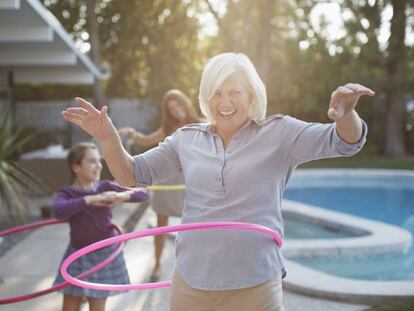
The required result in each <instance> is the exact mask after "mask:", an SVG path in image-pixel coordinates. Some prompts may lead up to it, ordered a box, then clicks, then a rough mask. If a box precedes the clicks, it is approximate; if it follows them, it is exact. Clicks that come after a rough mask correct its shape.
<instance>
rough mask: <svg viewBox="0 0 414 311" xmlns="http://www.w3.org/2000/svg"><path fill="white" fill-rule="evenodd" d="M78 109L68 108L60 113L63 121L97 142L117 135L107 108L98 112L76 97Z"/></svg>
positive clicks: (89, 104)
mask: <svg viewBox="0 0 414 311" xmlns="http://www.w3.org/2000/svg"><path fill="white" fill-rule="evenodd" d="M75 101H76V103H77V104H78V105H79V106H80V107H69V108H67V109H66V110H65V111H63V112H62V115H63V117H64V118H65V120H67V121H69V122H72V123H74V124H76V125H78V126H80V127H81V128H82V129H83V130H84V131H85V132H87V133H88V134H89V135H91V136H92V137H94V138H96V139H98V140H101V141H102V140H106V139H108V138H110V137H113V136H114V135H117V132H116V129H115V127H114V125H113V124H112V121H111V119H110V118H109V116H108V107H107V106H104V107H102V109H101V110H100V111H99V110H98V109H96V108H95V107H94V106H93V105H92V104H91V103H89V102H87V101H86V100H84V99H82V98H80V97H76V98H75Z"/></svg>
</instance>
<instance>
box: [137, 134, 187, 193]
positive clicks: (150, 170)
mask: <svg viewBox="0 0 414 311" xmlns="http://www.w3.org/2000/svg"><path fill="white" fill-rule="evenodd" d="M179 134H180V131H179V130H178V131H177V132H175V133H174V134H173V135H172V136H169V137H167V138H166V139H165V140H164V141H163V142H162V143H160V144H159V145H158V147H155V148H153V149H151V150H148V151H147V152H145V153H143V154H140V155H137V156H135V157H134V163H135V181H136V187H146V186H150V185H152V184H157V183H159V182H161V181H163V180H165V179H168V178H170V177H173V176H176V175H178V174H180V173H181V171H182V169H181V163H180V159H179V156H178V152H177V151H178V149H179Z"/></svg>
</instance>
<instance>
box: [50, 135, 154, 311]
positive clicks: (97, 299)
mask: <svg viewBox="0 0 414 311" xmlns="http://www.w3.org/2000/svg"><path fill="white" fill-rule="evenodd" d="M68 164H69V170H70V173H71V175H72V178H73V183H72V185H70V186H68V187H65V188H63V189H62V190H60V191H59V192H58V193H57V196H56V198H55V199H54V202H53V214H54V216H55V217H56V218H57V219H59V220H64V221H68V222H69V226H70V244H69V246H68V248H67V249H66V252H65V254H64V256H63V260H64V259H66V258H67V257H68V256H69V255H70V254H72V253H73V252H75V251H76V250H78V249H80V248H82V247H85V246H87V245H89V244H92V243H94V242H97V241H100V240H103V239H106V238H109V237H112V236H114V235H115V232H114V231H113V226H112V222H111V220H112V211H111V208H112V207H114V206H115V205H116V204H118V203H120V202H127V201H128V202H140V201H145V200H147V199H148V192H147V191H146V190H144V189H133V190H132V189H129V188H124V187H121V186H119V185H117V184H116V183H114V182H110V181H108V180H103V181H100V176H101V171H102V164H101V156H100V154H99V152H98V149H97V147H96V146H95V145H94V144H92V143H86V142H84V143H79V144H77V145H75V146H74V147H73V148H72V149H71V150H70V152H69V155H68ZM115 248H116V245H112V246H108V247H106V248H104V249H100V250H97V251H95V252H93V253H91V254H88V255H85V256H82V257H81V258H79V259H78V260H77V261H75V262H74V263H73V264H72V265H71V266H70V267H69V273H70V274H71V275H74V276H75V275H79V274H81V273H82V272H84V271H86V270H88V269H90V268H92V267H94V266H96V265H97V264H99V263H100V262H102V261H103V260H105V259H106V258H107V257H108V256H109V255H111V254H112V253H113V251H114V249H115ZM63 260H62V262H63ZM86 280H88V281H90V282H96V283H111V284H127V283H129V276H128V271H127V268H126V265H125V261H124V256H123V254H122V253H120V254H119V255H118V256H117V257H116V258H115V259H114V260H113V261H112V262H111V263H110V264H109V265H107V266H106V267H104V268H103V269H101V270H99V271H97V272H95V273H94V274H92V275H91V276H90V277H88V278H87V279H86ZM63 281H64V279H63V278H62V276H61V275H60V273H58V275H57V277H56V279H55V282H54V284H58V283H61V282H63ZM61 292H62V293H63V294H64V296H63V308H62V310H64V311H69V310H79V308H80V305H81V302H82V297H86V298H87V300H88V301H89V308H90V310H96V311H103V310H105V303H106V298H107V297H108V296H110V295H114V294H117V293H119V292H110V291H99V290H91V289H86V288H81V287H77V286H70V287H66V288H64V289H62V290H61Z"/></svg>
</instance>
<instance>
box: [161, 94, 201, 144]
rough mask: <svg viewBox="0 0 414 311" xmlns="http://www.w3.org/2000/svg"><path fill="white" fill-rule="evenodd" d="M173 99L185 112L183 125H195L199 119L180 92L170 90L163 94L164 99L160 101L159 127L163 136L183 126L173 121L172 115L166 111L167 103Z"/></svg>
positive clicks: (189, 102) (187, 99) (186, 98)
mask: <svg viewBox="0 0 414 311" xmlns="http://www.w3.org/2000/svg"><path fill="white" fill-rule="evenodd" d="M172 99H175V100H176V101H178V102H179V103H180V104H181V105H182V106H183V107H184V108H185V111H186V120H185V121H184V122H185V124H190V123H197V122H200V121H201V119H200V117H199V116H198V115H197V111H196V110H195V108H194V106H193V105H192V104H191V101H190V99H189V98H188V97H187V96H186V95H185V94H184V93H183V92H182V91H180V90H177V89H172V90H169V91H168V92H167V93H165V95H164V98H163V100H162V117H161V127H162V129H163V131H164V134H165V135H167V136H168V135H170V134H171V133H173V132H174V131H175V130H176V129H177V128H179V127H180V126H183V124H182V123H181V122H180V121H179V120H177V119H175V118H174V117H173V116H172V115H171V112H170V110H169V109H168V106H167V103H168V102H169V101H170V100H172Z"/></svg>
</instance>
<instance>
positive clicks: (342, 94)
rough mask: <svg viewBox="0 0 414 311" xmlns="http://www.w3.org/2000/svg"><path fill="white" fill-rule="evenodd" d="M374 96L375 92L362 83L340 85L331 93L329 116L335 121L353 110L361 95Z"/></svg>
mask: <svg viewBox="0 0 414 311" xmlns="http://www.w3.org/2000/svg"><path fill="white" fill-rule="evenodd" d="M363 95H367V96H374V95H375V92H374V91H373V90H371V89H369V88H367V87H365V86H363V85H361V84H356V83H348V84H346V85H344V86H339V87H338V88H337V89H336V90H335V91H334V92H333V93H332V95H331V102H330V104H329V110H328V117H329V118H330V119H332V120H334V121H337V120H339V119H342V118H343V117H344V116H346V115H348V114H349V113H350V112H352V111H353V110H354V108H355V106H356V105H357V103H358V100H359V98H360V97H361V96H363Z"/></svg>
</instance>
